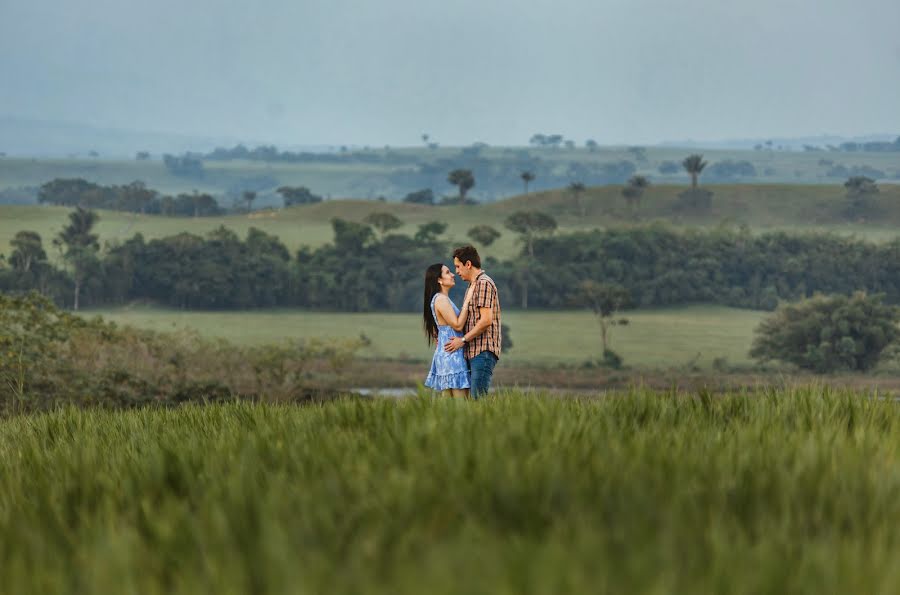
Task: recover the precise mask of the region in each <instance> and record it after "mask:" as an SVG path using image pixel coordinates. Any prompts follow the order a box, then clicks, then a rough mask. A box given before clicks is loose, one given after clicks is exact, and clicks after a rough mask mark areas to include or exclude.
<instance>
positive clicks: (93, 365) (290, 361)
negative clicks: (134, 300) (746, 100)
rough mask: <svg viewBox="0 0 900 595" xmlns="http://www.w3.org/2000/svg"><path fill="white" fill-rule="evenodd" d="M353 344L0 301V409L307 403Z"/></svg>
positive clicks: (33, 301)
mask: <svg viewBox="0 0 900 595" xmlns="http://www.w3.org/2000/svg"><path fill="white" fill-rule="evenodd" d="M361 346H362V343H361V341H342V342H334V341H332V342H324V341H302V342H294V343H283V344H277V345H265V346H258V347H246V346H236V345H234V344H232V343H229V342H227V341H224V340H221V339H220V340H210V339H202V338H200V336H199V335H197V334H195V333H189V332H177V333H157V332H153V331H146V330H138V329H134V328H131V327H119V326H117V325H115V324H114V323H110V322H105V321H104V320H102V319H101V318H95V319H92V320H86V319H83V318H80V317H78V316H74V315H72V314H70V313H68V312H65V311H62V310H59V309H57V308H56V307H55V306H53V304H52V303H50V302H49V301H48V300H47V299H45V298H42V297H40V296H37V295H30V296H26V297H11V296H7V295H3V294H0V407H3V408H6V409H10V408H16V407H24V408H41V407H46V406H48V405H51V404H54V403H61V402H62V403H65V402H69V403H77V404H106V405H118V406H135V405H140V404H144V403H153V402H161V403H168V402H183V401H190V400H209V401H215V400H222V399H231V398H235V397H242V398H252V399H265V400H270V401H281V400H289V401H295V400H305V399H309V398H312V397H314V396H316V395H317V394H318V392H319V391H318V390H317V389H318V388H319V386H318V384H317V382H318V381H319V380H320V379H321V377H322V376H323V375H327V374H328V373H329V371H333V370H337V369H339V368H341V367H342V366H344V365H345V364H346V363H347V362H348V361H349V360H350V359H352V357H353V355H354V354H355V352H356V350H357V349H358V348H359V347H361Z"/></svg>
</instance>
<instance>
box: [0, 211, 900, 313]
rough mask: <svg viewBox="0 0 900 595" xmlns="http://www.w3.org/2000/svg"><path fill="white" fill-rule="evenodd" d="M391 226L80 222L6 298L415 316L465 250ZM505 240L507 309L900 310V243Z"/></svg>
mask: <svg viewBox="0 0 900 595" xmlns="http://www.w3.org/2000/svg"><path fill="white" fill-rule="evenodd" d="M381 215H386V214H381ZM391 217H392V216H390V215H387V216H384V217H379V216H378V214H375V215H373V216H372V217H370V218H369V219H368V220H367V221H366V222H362V223H356V222H351V221H345V220H342V219H334V220H333V221H332V228H333V231H334V238H333V241H332V242H331V243H330V244H327V245H325V246H322V247H319V248H310V247H303V248H301V249H299V250H298V251H296V252H295V253H294V254H292V253H291V252H290V251H289V250H288V248H287V247H286V246H285V245H284V243H282V242H281V240H279V239H278V238H277V237H276V236H274V235H271V234H268V233H266V232H264V231H261V230H259V229H250V230H249V231H248V233H247V235H246V237H244V238H241V237H239V236H238V235H237V234H236V233H235V232H234V231H232V230H230V229H227V228H225V227H220V228H218V229H216V230H214V231H212V232H210V233H209V234H207V235H205V236H200V235H196V234H191V233H180V234H177V235H172V236H168V237H164V238H159V239H152V240H147V239H146V238H144V237H143V236H142V235H140V234H137V235H135V236H133V237H132V238H130V239H128V240H126V241H124V242H114V243H107V244H106V245H105V246H103V247H102V248H101V246H100V244H99V240H98V238H97V235H96V234H95V233H94V232H93V227H94V225H95V223H96V221H97V215H96V214H95V213H94V212H92V211H88V210H84V209H80V208H78V209H75V210H74V211H73V212H72V213H71V214H70V219H69V223H68V225H66V227H65V228H64V229H63V230H62V232H60V234H58V236H57V237H55V238H53V240H52V245H53V249H55V250H57V251H58V253H59V255H60V258H59V261H58V262H59V266H57V265H56V264H54V263H52V262H51V261H50V260H49V258H48V256H47V250H46V248H45V247H44V243H43V239H42V238H41V237H40V235H39V234H37V233H35V232H33V231H21V232H19V233H18V234H17V235H16V236H15V237H14V239H13V240H12V242H11V247H12V252H11V253H10V254H9V256H8V257H6V258H3V259H2V260H0V290H2V291H6V292H14V293H22V292H27V291H38V292H40V293H42V294H44V295H47V296H49V297H51V298H52V299H53V300H54V301H56V302H57V303H58V304H61V305H65V306H68V307H78V306H83V305H104V304H121V303H127V302H130V301H133V300H149V301H153V302H156V303H159V304H163V305H167V306H171V307H178V308H202V309H229V308H265V307H273V306H290V307H305V308H321V309H328V310H338V311H379V310H381V311H415V310H417V309H419V308H420V307H421V304H420V303H419V301H420V300H421V283H422V278H421V277H422V274H423V271H424V270H425V268H426V267H427V266H428V265H429V264H431V263H433V262H441V261H443V262H446V261H447V260H448V254H449V253H450V251H451V249H452V245H451V244H450V242H449V240H448V239H447V238H446V237H445V236H444V234H445V231H446V225H445V224H443V223H440V222H430V223H425V224H422V225H420V226H419V227H418V229H417V231H416V232H415V233H414V234H412V235H404V234H399V233H396V228H397V227H398V221H396V220H395V219H396V218H393V219H391ZM389 219H390V220H389ZM505 228H506V232H507V233H513V234H515V235H516V237H517V238H518V240H519V241H520V244H521V247H522V249H521V252H520V253H519V255H518V256H517V257H516V258H514V259H511V260H504V261H500V260H498V259H496V258H491V257H490V256H489V255H490V248H489V247H487V248H486V246H489V245H490V243H491V242H492V241H493V240H495V239H496V237H497V236H498V235H500V233H501V232H499V231H498V230H495V229H493V228H491V227H490V226H486V225H479V226H476V227H474V228H473V229H472V230H470V233H469V237H470V238H471V239H472V240H473V241H475V243H476V245H478V246H479V247H480V248H481V249H482V252H483V253H484V254H485V255H486V256H487V258H485V259H484V264H485V267H486V269H487V270H488V271H489V272H490V274H491V276H492V277H493V278H494V280H495V281H496V282H497V284H498V286H499V288H500V291H501V295H503V298H504V306H505V307H512V308H543V309H556V308H572V307H583V306H586V305H587V304H586V298H585V297H584V295H583V294H584V292H583V283H584V282H585V281H594V282H599V283H603V284H605V285H608V286H612V287H618V288H622V289H623V290H624V291H626V292H627V294H628V296H629V303H630V304H631V305H632V306H634V307H650V306H664V305H675V304H685V303H696V302H705V303H715V304H722V305H729V306H738V307H744V308H756V309H765V310H771V309H774V308H775V307H776V306H777V305H778V303H779V302H781V301H795V300H798V299H802V298H805V297H809V296H812V295H813V294H815V293H826V294H843V295H850V294H852V293H853V292H854V291H858V290H865V291H868V292H872V293H883V294H884V295H885V300H886V302H887V303H889V304H897V303H900V240H895V241H892V242H888V243H883V244H875V243H871V242H866V241H863V240H859V239H856V238H847V237H839V236H836V235H830V234H821V233H819V234H795V233H786V232H776V233H766V234H761V235H753V234H751V233H749V231H748V230H746V229H736V230H735V229H732V230H724V229H718V230H711V231H677V230H674V229H672V228H669V227H666V226H664V225H651V226H646V227H636V228H629V229H611V230H604V231H600V230H595V231H590V232H575V233H565V234H561V233H558V232H556V231H555V230H556V223H555V221H554V220H553V218H552V217H550V216H548V215H546V214H543V213H539V212H533V211H531V212H529V211H523V212H519V213H513V214H512V215H510V217H509V218H508V219H507V221H506V225H505ZM455 289H456V290H457V291H458V292H461V291H462V288H461V287H457V288H455ZM455 297H456V298H457V299H459V298H461V297H462V296H461V295H458V296H455Z"/></svg>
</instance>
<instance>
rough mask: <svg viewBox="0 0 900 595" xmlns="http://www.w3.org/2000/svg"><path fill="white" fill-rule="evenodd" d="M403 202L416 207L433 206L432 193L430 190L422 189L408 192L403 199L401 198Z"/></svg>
mask: <svg viewBox="0 0 900 595" xmlns="http://www.w3.org/2000/svg"><path fill="white" fill-rule="evenodd" d="M403 202H408V203H412V204H417V205H433V204H434V192H432V191H431V188H424V189H422V190H417V191H415V192H410V193H409V194H407V195H406V196H405V197H403Z"/></svg>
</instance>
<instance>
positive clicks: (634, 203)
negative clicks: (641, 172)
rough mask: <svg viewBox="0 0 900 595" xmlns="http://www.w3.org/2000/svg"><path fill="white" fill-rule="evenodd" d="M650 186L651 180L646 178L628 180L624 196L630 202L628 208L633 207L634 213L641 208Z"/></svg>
mask: <svg viewBox="0 0 900 595" xmlns="http://www.w3.org/2000/svg"><path fill="white" fill-rule="evenodd" d="M649 185H650V180H648V179H647V178H645V177H644V176H631V178H630V179H629V180H628V184H626V185H625V187H624V188H622V196H624V197H625V200H626V201H628V206H629V207H631V209H632V211H633V210H635V208H640V206H641V198H642V197H643V196H644V190H646V189H647V187H648V186H649Z"/></svg>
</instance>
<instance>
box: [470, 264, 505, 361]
mask: <svg viewBox="0 0 900 595" xmlns="http://www.w3.org/2000/svg"><path fill="white" fill-rule="evenodd" d="M479 308H491V310H492V311H493V312H494V316H493V318H494V319H493V320H492V321H491V326H489V327H487V328H486V329H484V332H483V333H481V334H480V335H478V336H477V337H475V338H474V339H470V340H469V341H466V359H472V358H473V357H475V356H476V355H478V354H479V353H481V352H482V351H490V352H492V353H493V354H494V355H496V356H497V359H499V358H500V345H501V342H502V341H501V339H502V338H501V336H500V294H498V293H497V285H495V284H494V280H493V279H491V278H490V277H488V276H487V275H486V274H485V273H484V271H482V272H480V273H478V277H476V278H475V293H474V294H473V295H472V300H471V301H470V302H469V314H468V317H467V318H466V329H465V332H466V334H468V333H469V331H471V330H472V329H473V328H475V324H476V323H477V322H478V321H479V320H480V319H481V311H480V310H479Z"/></svg>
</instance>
